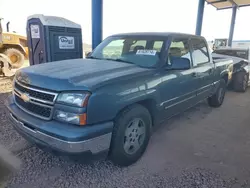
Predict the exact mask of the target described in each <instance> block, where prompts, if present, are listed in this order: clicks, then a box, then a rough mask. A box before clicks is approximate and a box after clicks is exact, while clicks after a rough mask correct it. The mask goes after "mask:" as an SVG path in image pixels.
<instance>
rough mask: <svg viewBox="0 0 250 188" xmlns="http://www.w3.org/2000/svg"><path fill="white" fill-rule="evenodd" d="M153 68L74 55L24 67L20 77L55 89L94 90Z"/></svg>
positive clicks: (25, 81)
mask: <svg viewBox="0 0 250 188" xmlns="http://www.w3.org/2000/svg"><path fill="white" fill-rule="evenodd" d="M149 72H151V69H147V68H141V67H138V66H136V65H133V64H128V63H122V62H116V61H110V60H95V59H71V60H63V61H56V62H49V63H44V64H40V65H34V66H31V67H27V68H23V69H21V70H19V71H18V72H17V73H16V79H17V80H18V81H20V82H22V83H24V84H28V85H32V86H36V87H39V88H45V89H48V90H53V91H67V90H89V91H91V90H94V89H95V88H98V87H101V86H103V85H105V84H110V83H113V82H115V81H119V80H121V79H125V80H126V79H129V78H132V77H137V76H140V75H144V74H148V73H149Z"/></svg>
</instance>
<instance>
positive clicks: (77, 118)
mask: <svg viewBox="0 0 250 188" xmlns="http://www.w3.org/2000/svg"><path fill="white" fill-rule="evenodd" d="M54 118H55V119H56V120H58V121H63V122H67V123H71V124H77V125H85V124H86V114H85V113H84V114H74V113H70V112H64V111H61V110H56V111H55V114H54Z"/></svg>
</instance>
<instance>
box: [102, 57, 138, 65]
mask: <svg viewBox="0 0 250 188" xmlns="http://www.w3.org/2000/svg"><path fill="white" fill-rule="evenodd" d="M105 60H111V61H118V62H123V63H129V64H134V63H133V62H130V61H127V60H123V59H119V58H117V59H112V58H105Z"/></svg>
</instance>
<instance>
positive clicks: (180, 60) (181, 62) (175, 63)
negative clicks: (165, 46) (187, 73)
mask: <svg viewBox="0 0 250 188" xmlns="http://www.w3.org/2000/svg"><path fill="white" fill-rule="evenodd" d="M171 63H172V65H171V67H170V68H171V69H176V70H186V69H190V67H191V65H190V64H191V62H190V60H189V59H188V58H185V57H171Z"/></svg>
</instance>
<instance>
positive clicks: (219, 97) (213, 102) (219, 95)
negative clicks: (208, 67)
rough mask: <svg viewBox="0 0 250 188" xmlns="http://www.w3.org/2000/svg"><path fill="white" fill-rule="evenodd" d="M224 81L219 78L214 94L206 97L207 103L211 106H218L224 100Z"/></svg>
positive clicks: (225, 85)
mask: <svg viewBox="0 0 250 188" xmlns="http://www.w3.org/2000/svg"><path fill="white" fill-rule="evenodd" d="M226 87H227V84H226V81H225V80H224V79H221V80H220V85H219V87H218V89H217V91H216V93H215V94H213V95H212V96H211V97H209V98H208V104H209V106H212V107H216V108H217V107H220V106H221V105H222V103H223V101H224V98H225V93H226Z"/></svg>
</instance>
